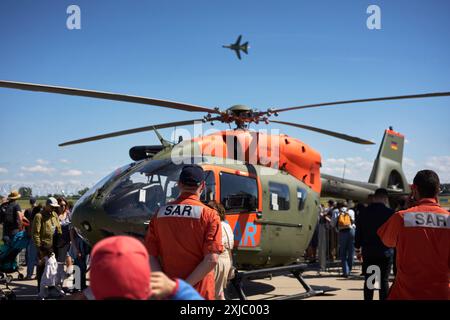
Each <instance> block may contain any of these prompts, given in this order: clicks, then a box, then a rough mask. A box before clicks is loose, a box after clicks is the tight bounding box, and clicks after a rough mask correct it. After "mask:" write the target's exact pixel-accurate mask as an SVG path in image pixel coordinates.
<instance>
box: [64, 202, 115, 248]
mask: <svg viewBox="0 0 450 320" xmlns="http://www.w3.org/2000/svg"><path fill="white" fill-rule="evenodd" d="M108 220H110V219H108V217H107V216H106V214H105V212H104V210H103V209H102V208H101V207H98V206H96V205H95V204H94V203H93V202H92V200H91V199H86V200H84V201H82V202H81V203H77V205H76V206H75V208H74V210H73V212H72V224H73V226H74V227H75V228H76V230H77V232H78V233H79V234H80V236H81V237H83V238H84V239H85V240H87V241H88V242H89V243H90V244H92V245H93V244H95V243H96V242H98V241H100V240H101V239H103V238H105V237H107V236H112V235H114V232H112V231H110V230H108V229H109V226H111V225H112V224H113V221H108ZM102 225H104V226H105V227H106V229H105V228H103V227H102Z"/></svg>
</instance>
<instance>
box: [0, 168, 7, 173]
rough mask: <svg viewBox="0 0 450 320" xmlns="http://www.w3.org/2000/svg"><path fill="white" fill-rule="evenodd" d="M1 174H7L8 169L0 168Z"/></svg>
mask: <svg viewBox="0 0 450 320" xmlns="http://www.w3.org/2000/svg"><path fill="white" fill-rule="evenodd" d="M2 173H8V169H5V168H0V174H2Z"/></svg>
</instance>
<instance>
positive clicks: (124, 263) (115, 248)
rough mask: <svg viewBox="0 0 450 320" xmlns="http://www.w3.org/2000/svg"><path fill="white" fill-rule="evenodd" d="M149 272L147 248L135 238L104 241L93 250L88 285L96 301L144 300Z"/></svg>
mask: <svg viewBox="0 0 450 320" xmlns="http://www.w3.org/2000/svg"><path fill="white" fill-rule="evenodd" d="M150 273H151V271H150V262H149V257H148V253H147V249H145V247H144V245H143V244H142V243H141V242H140V241H139V240H137V239H135V238H132V237H127V236H117V237H110V238H106V239H104V240H102V241H100V242H98V243H97V244H96V245H95V246H94V249H93V250H92V259H91V274H90V280H91V282H90V284H91V289H92V293H93V294H94V297H95V299H97V300H103V299H108V298H109V299H114V298H117V299H133V300H147V299H148V298H149V297H150V295H151V290H150Z"/></svg>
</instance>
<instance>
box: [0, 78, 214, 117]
mask: <svg viewBox="0 0 450 320" xmlns="http://www.w3.org/2000/svg"><path fill="white" fill-rule="evenodd" d="M0 87H3V88H11V89H19V90H27V91H40V92H47V93H57V94H65V95H72V96H80V97H89V98H97V99H106V100H115V101H124V102H132V103H140V104H146V105H151V106H158V107H165V108H171V109H178V110H184V111H190V112H208V113H215V114H216V113H219V111H217V110H215V109H211V108H207V107H202V106H196V105H192V104H187V103H182V102H174V101H169V100H160V99H154V98H147V97H140V96H131V95H126V94H119V93H111V92H102V91H93V90H84V89H77V88H67V87H58V86H48V85H42V84H34V83H25V82H14V81H4V80H0Z"/></svg>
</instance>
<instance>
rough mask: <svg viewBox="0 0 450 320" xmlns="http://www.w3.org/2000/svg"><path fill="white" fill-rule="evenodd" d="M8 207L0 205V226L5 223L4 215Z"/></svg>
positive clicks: (6, 204) (4, 204) (5, 204)
mask: <svg viewBox="0 0 450 320" xmlns="http://www.w3.org/2000/svg"><path fill="white" fill-rule="evenodd" d="M7 206H8V203H7V202H6V203H2V204H1V205H0V224H2V223H3V222H4V221H5V214H6V207H7Z"/></svg>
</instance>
